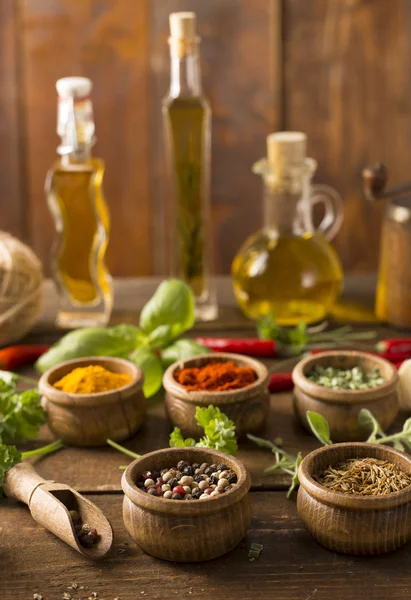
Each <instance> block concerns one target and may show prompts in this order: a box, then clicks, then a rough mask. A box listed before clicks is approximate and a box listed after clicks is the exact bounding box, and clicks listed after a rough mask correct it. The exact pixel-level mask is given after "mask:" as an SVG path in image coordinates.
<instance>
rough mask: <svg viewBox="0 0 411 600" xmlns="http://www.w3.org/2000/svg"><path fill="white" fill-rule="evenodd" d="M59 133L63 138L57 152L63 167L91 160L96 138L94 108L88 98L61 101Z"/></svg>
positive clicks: (68, 98) (59, 106) (59, 104)
mask: <svg viewBox="0 0 411 600" xmlns="http://www.w3.org/2000/svg"><path fill="white" fill-rule="evenodd" d="M57 133H58V134H59V136H60V138H61V144H60V145H59V147H58V148H57V152H58V153H59V154H60V155H61V163H62V164H63V165H70V164H81V163H84V162H87V161H88V160H89V159H90V157H91V148H92V146H93V144H94V142H95V136H94V119H93V107H92V103H91V100H90V99H89V98H88V97H86V98H80V99H77V98H76V99H75V98H72V97H67V98H63V99H59V103H58V120H57Z"/></svg>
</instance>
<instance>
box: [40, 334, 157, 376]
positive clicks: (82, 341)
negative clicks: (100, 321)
mask: <svg viewBox="0 0 411 600" xmlns="http://www.w3.org/2000/svg"><path fill="white" fill-rule="evenodd" d="M145 337H146V336H145V334H144V333H143V332H142V331H141V329H139V328H138V327H136V326H135V325H128V324H121V325H116V326H115V327H85V328H83V329H76V330H74V331H70V332H69V333H67V334H66V335H65V336H63V337H62V338H61V340H59V341H58V342H57V343H56V344H54V345H53V346H52V347H51V348H50V350H48V352H46V353H45V354H43V355H42V356H40V358H39V359H38V360H37V362H36V369H37V370H38V371H40V373H44V372H45V371H47V370H48V369H50V368H51V367H54V366H55V365H57V364H59V363H61V362H64V361H65V360H71V359H74V358H82V357H86V356H117V357H120V358H126V357H127V356H128V355H129V354H130V352H131V351H132V350H134V349H135V348H137V347H139V346H141V345H143V343H144V341H145Z"/></svg>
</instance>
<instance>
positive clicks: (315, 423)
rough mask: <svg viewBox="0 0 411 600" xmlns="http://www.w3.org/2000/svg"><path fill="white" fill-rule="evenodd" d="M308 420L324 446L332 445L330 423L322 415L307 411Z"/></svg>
mask: <svg viewBox="0 0 411 600" xmlns="http://www.w3.org/2000/svg"><path fill="white" fill-rule="evenodd" d="M307 420H308V424H309V425H310V427H311V431H312V432H313V434H314V435H315V437H316V438H317V439H318V440H319V441H320V442H321V443H322V444H324V446H329V445H330V444H332V441H331V440H330V428H329V426H328V422H327V420H326V419H324V417H323V416H322V415H320V414H319V413H316V412H313V411H312V410H307Z"/></svg>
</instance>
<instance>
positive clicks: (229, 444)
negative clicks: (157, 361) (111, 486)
mask: <svg viewBox="0 0 411 600" xmlns="http://www.w3.org/2000/svg"><path fill="white" fill-rule="evenodd" d="M195 418H196V421H197V424H198V425H199V426H200V427H202V428H203V429H204V437H202V438H201V439H200V440H199V441H198V442H196V440H195V439H194V438H184V436H183V434H182V433H181V431H180V429H179V428H178V427H174V430H173V431H172V432H171V434H170V442H169V443H170V448H194V447H196V448H211V449H212V450H219V451H220V452H225V453H226V454H235V453H236V452H237V450H238V445H237V438H236V435H235V424H234V422H233V421H231V419H229V418H228V417H227V415H225V414H224V413H222V412H221V411H220V409H219V408H218V407H215V406H212V405H211V404H210V406H204V407H200V406H197V407H196V414H195ZM106 441H107V444H109V446H111V447H112V448H114V449H115V450H118V451H119V452H122V453H123V454H126V455H127V456H131V457H132V458H140V457H141V454H137V453H136V452H133V451H132V450H129V449H128V448H124V446H121V445H120V444H117V442H113V440H110V439H108V440H106ZM267 443H270V442H267ZM126 468H127V467H125V466H121V467H120V469H126Z"/></svg>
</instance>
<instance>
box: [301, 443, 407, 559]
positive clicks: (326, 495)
mask: <svg viewBox="0 0 411 600" xmlns="http://www.w3.org/2000/svg"><path fill="white" fill-rule="evenodd" d="M298 478H299V482H300V487H299V490H298V496H297V509H298V513H299V515H300V517H301V519H302V520H303V521H304V524H305V526H306V527H307V529H308V531H309V532H310V533H311V535H312V536H313V538H314V539H315V540H316V541H317V542H319V543H320V544H321V545H322V546H325V547H326V548H328V549H329V550H332V551H334V552H341V553H343V554H353V555H375V554H383V553H385V552H390V551H392V550H395V549H396V548H399V547H400V546H403V545H404V544H405V543H406V542H408V541H409V540H410V539H411V518H410V517H411V456H408V455H407V454H405V453H403V452H400V451H398V450H395V449H394V448H390V447H389V446H383V445H378V444H368V443H364V442H356V443H353V442H350V443H345V444H333V445H330V446H324V447H323V448H319V449H318V450H314V452H311V453H310V454H308V455H307V456H306V457H305V458H304V459H303V461H302V463H301V464H300V466H299V469H298Z"/></svg>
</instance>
